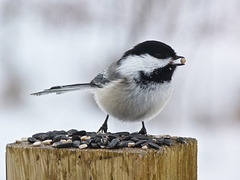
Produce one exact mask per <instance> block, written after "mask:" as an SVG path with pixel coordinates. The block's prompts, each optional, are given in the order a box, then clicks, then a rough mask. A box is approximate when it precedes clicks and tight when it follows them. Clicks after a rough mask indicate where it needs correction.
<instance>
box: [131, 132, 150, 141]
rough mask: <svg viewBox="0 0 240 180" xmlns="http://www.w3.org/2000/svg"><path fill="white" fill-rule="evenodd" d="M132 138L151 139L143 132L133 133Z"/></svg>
mask: <svg viewBox="0 0 240 180" xmlns="http://www.w3.org/2000/svg"><path fill="white" fill-rule="evenodd" d="M130 136H131V137H132V138H138V139H140V140H147V139H149V138H150V137H148V136H146V135H142V134H138V133H132V134H131V135H130Z"/></svg>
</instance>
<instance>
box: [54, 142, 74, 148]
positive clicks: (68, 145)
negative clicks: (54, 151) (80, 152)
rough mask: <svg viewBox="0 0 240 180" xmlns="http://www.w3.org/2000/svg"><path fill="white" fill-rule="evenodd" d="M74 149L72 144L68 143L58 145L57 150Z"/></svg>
mask: <svg viewBox="0 0 240 180" xmlns="http://www.w3.org/2000/svg"><path fill="white" fill-rule="evenodd" d="M70 147H74V146H73V143H72V142H66V143H59V144H58V145H56V148H70Z"/></svg>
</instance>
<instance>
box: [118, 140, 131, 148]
mask: <svg viewBox="0 0 240 180" xmlns="http://www.w3.org/2000/svg"><path fill="white" fill-rule="evenodd" d="M128 143H133V141H120V142H119V143H118V147H119V148H123V147H128Z"/></svg>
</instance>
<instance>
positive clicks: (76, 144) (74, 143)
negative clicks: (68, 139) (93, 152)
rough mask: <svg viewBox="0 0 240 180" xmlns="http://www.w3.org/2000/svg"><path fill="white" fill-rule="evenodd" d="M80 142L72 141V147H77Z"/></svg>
mask: <svg viewBox="0 0 240 180" xmlns="http://www.w3.org/2000/svg"><path fill="white" fill-rule="evenodd" d="M80 143H81V142H80V141H73V147H75V148H78V146H79V145H80Z"/></svg>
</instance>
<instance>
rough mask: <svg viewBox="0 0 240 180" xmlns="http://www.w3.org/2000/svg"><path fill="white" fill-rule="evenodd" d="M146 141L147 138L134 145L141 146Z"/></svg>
mask: <svg viewBox="0 0 240 180" xmlns="http://www.w3.org/2000/svg"><path fill="white" fill-rule="evenodd" d="M146 142H147V141H146V140H139V141H137V142H136V143H135V145H134V147H141V145H142V144H143V143H146Z"/></svg>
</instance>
